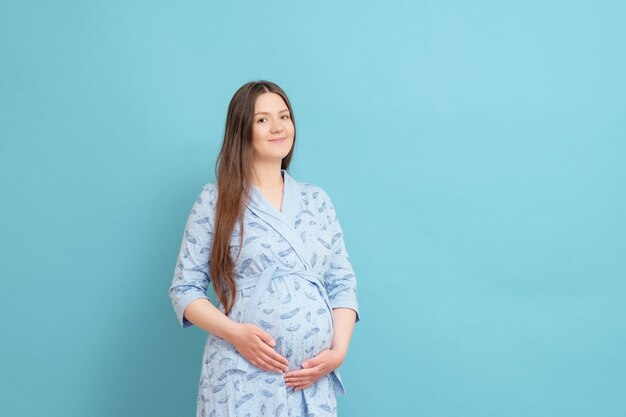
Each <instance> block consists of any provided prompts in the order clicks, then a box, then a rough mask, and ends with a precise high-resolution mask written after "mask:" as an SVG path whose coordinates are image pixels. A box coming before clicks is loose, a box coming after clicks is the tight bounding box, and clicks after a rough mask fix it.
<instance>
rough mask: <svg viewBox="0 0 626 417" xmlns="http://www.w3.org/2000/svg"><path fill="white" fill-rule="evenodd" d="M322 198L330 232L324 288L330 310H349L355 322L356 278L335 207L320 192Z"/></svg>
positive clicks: (356, 306)
mask: <svg viewBox="0 0 626 417" xmlns="http://www.w3.org/2000/svg"><path fill="white" fill-rule="evenodd" d="M321 194H322V196H323V197H324V204H325V210H326V215H327V216H328V222H329V227H330V230H331V231H332V240H331V251H332V257H331V260H330V265H329V268H328V270H327V271H326V273H325V274H324V286H325V287H326V291H327V293H328V298H329V300H330V306H331V308H341V307H342V308H350V309H352V310H354V312H355V313H356V321H355V323H356V322H358V321H359V320H360V317H359V306H358V302H357V291H356V277H355V276H354V270H353V269H352V264H351V262H350V258H349V256H348V251H347V250H346V245H345V242H344V239H343V230H342V228H341V224H340V223H339V219H338V218H337V213H336V212H335V207H334V206H333V203H332V201H331V199H330V197H329V196H328V194H327V193H326V192H325V191H323V190H321Z"/></svg>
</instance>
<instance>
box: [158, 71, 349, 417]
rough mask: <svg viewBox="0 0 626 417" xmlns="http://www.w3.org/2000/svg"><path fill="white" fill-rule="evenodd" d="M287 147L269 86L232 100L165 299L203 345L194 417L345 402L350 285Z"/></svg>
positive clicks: (329, 229) (323, 199)
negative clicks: (212, 173) (211, 175)
mask: <svg viewBox="0 0 626 417" xmlns="http://www.w3.org/2000/svg"><path fill="white" fill-rule="evenodd" d="M295 139H296V129H295V124H294V118H293V112H292V109H291V104H290V103H289V99H288V98H287V96H286V94H285V93H284V91H283V90H282V89H281V88H280V87H279V86H277V85H276V84H274V83H272V82H269V81H259V82H250V83H247V84H245V85H243V86H242V87H241V88H239V90H237V92H236V93H235V95H234V96H233V98H232V100H231V102H230V104H229V107H228V113H227V118H226V129H225V132H224V141H223V144H222V148H221V151H220V154H219V157H218V159H217V166H216V168H217V184H212V183H208V184H206V185H205V186H204V187H203V188H202V190H201V192H200V195H199V196H198V198H197V199H196V201H195V203H194V205H193V207H192V209H191V213H190V215H189V218H188V220H187V224H186V227H185V231H184V235H183V240H182V244H181V247H180V252H179V256H178V261H177V264H176V269H175V273H174V277H173V280H172V285H171V287H170V288H169V295H170V298H171V300H172V304H173V307H174V310H175V312H176V314H177V316H178V320H179V323H180V324H181V326H183V327H189V326H191V325H196V326H198V327H200V328H202V329H203V330H205V331H206V332H207V333H208V337H207V340H206V345H205V349H204V354H203V357H202V365H201V372H200V381H199V386H198V408H197V416H198V417H200V416H202V417H225V416H250V417H258V416H272V417H280V416H284V417H305V416H316V417H322V416H336V415H337V401H336V395H337V394H344V393H345V389H344V386H343V383H342V380H341V376H340V375H339V371H338V368H339V366H340V365H341V364H342V362H343V360H344V358H345V356H346V354H347V352H348V345H349V343H350V338H351V336H352V332H353V329H354V325H355V323H356V322H358V321H359V313H358V305H357V297H356V278H355V276H354V271H353V269H352V266H351V264H350V259H349V257H348V253H347V251H346V248H345V244H344V239H343V234H342V229H341V226H340V224H339V221H338V219H337V214H336V212H335V209H334V207H333V204H332V202H331V199H330V197H329V196H328V194H327V193H326V192H325V191H324V190H323V189H322V188H321V187H319V186H317V185H314V184H309V183H305V182H298V181H296V180H295V179H294V178H292V177H291V176H290V175H289V174H288V173H287V171H286V170H287V168H288V167H289V163H290V161H291V158H292V155H293V150H294V144H295ZM209 284H212V286H213V289H214V291H215V294H216V296H217V298H218V299H219V303H218V305H217V306H214V305H213V303H212V302H211V301H210V300H209V298H208V297H207V296H206V290H207V288H208V286H209Z"/></svg>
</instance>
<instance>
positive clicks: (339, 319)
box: [331, 308, 356, 367]
mask: <svg viewBox="0 0 626 417" xmlns="http://www.w3.org/2000/svg"><path fill="white" fill-rule="evenodd" d="M333 321H334V324H333V327H334V334H333V345H332V347H331V349H332V350H334V351H335V352H337V353H339V355H340V357H341V362H340V363H339V365H341V363H343V360H344V359H345V357H346V355H347V354H348V346H349V345H350V338H351V337H352V332H353V331H354V324H355V322H356V312H355V311H354V310H352V309H350V308H333ZM337 367H339V366H337Z"/></svg>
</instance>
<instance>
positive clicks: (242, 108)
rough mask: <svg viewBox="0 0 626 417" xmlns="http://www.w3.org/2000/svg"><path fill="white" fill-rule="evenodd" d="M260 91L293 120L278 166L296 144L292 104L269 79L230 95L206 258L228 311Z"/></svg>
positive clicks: (283, 164) (288, 158)
mask: <svg viewBox="0 0 626 417" xmlns="http://www.w3.org/2000/svg"><path fill="white" fill-rule="evenodd" d="M263 93H276V94H278V95H280V96H281V97H282V99H283V100H284V101H285V104H287V108H288V109H289V113H290V114H291V120H292V122H293V124H294V136H293V145H292V147H291V150H290V151H289V153H288V154H287V155H286V156H285V157H284V158H283V160H282V162H281V168H282V169H287V168H288V167H289V163H290V162H291V157H292V155H293V150H294V148H295V144H296V134H295V119H294V116H293V111H292V109H291V104H290V103H289V99H288V98H287V95H286V94H285V92H284V91H283V90H282V89H281V88H280V87H279V86H277V85H276V84H274V83H272V82H270V81H265V80H261V81H251V82H249V83H246V84H244V85H243V86H241V87H240V88H239V89H238V90H237V91H236V92H235V94H234V95H233V98H232V99H231V100H230V104H229V105H228V113H227V115H226V128H225V130H224V141H223V142H222V148H221V150H220V153H219V155H218V157H217V162H216V164H215V175H216V177H217V189H218V198H217V207H216V209H215V229H214V235H213V249H212V252H211V259H210V261H209V266H210V271H209V272H210V274H211V280H212V283H213V289H214V290H215V294H216V295H217V297H218V298H219V300H220V301H221V303H222V305H223V306H224V310H225V314H229V313H230V311H231V309H232V307H233V305H234V304H235V298H236V294H237V285H236V282H235V277H234V275H233V268H234V265H235V262H236V259H235V260H233V259H231V257H230V255H229V248H230V240H231V235H232V232H233V230H234V228H235V223H236V222H237V221H239V224H240V230H241V234H240V236H239V252H238V254H237V258H239V255H240V254H241V247H242V244H243V231H244V230H243V229H244V228H243V225H244V223H243V215H244V213H245V209H246V207H245V205H246V204H247V202H248V201H247V196H248V195H249V191H250V188H251V185H250V184H251V178H252V161H253V153H252V126H253V123H254V104H255V101H256V98H257V97H258V96H259V95H261V94H263Z"/></svg>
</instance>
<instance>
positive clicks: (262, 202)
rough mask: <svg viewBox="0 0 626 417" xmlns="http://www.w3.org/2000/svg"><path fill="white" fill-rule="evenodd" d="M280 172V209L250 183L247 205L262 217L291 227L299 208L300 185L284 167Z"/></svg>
mask: <svg viewBox="0 0 626 417" xmlns="http://www.w3.org/2000/svg"><path fill="white" fill-rule="evenodd" d="M280 173H281V175H282V176H283V181H284V186H283V202H282V206H281V211H278V210H277V209H276V207H274V206H273V205H272V203H270V202H269V201H268V200H267V198H265V196H264V195H263V193H262V192H261V190H260V189H259V188H258V187H257V186H256V185H254V184H251V194H250V200H249V202H248V207H249V208H250V209H251V210H252V211H254V212H256V213H258V214H263V216H262V217H266V216H267V217H270V218H271V219H274V220H275V221H279V222H281V223H284V224H285V225H287V226H289V227H290V228H293V227H294V222H295V220H296V215H297V214H298V210H299V209H300V202H301V197H302V196H301V195H300V186H299V184H298V182H297V181H296V180H295V179H294V178H293V177H292V176H291V175H289V174H288V173H287V171H286V170H285V169H281V170H280Z"/></svg>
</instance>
